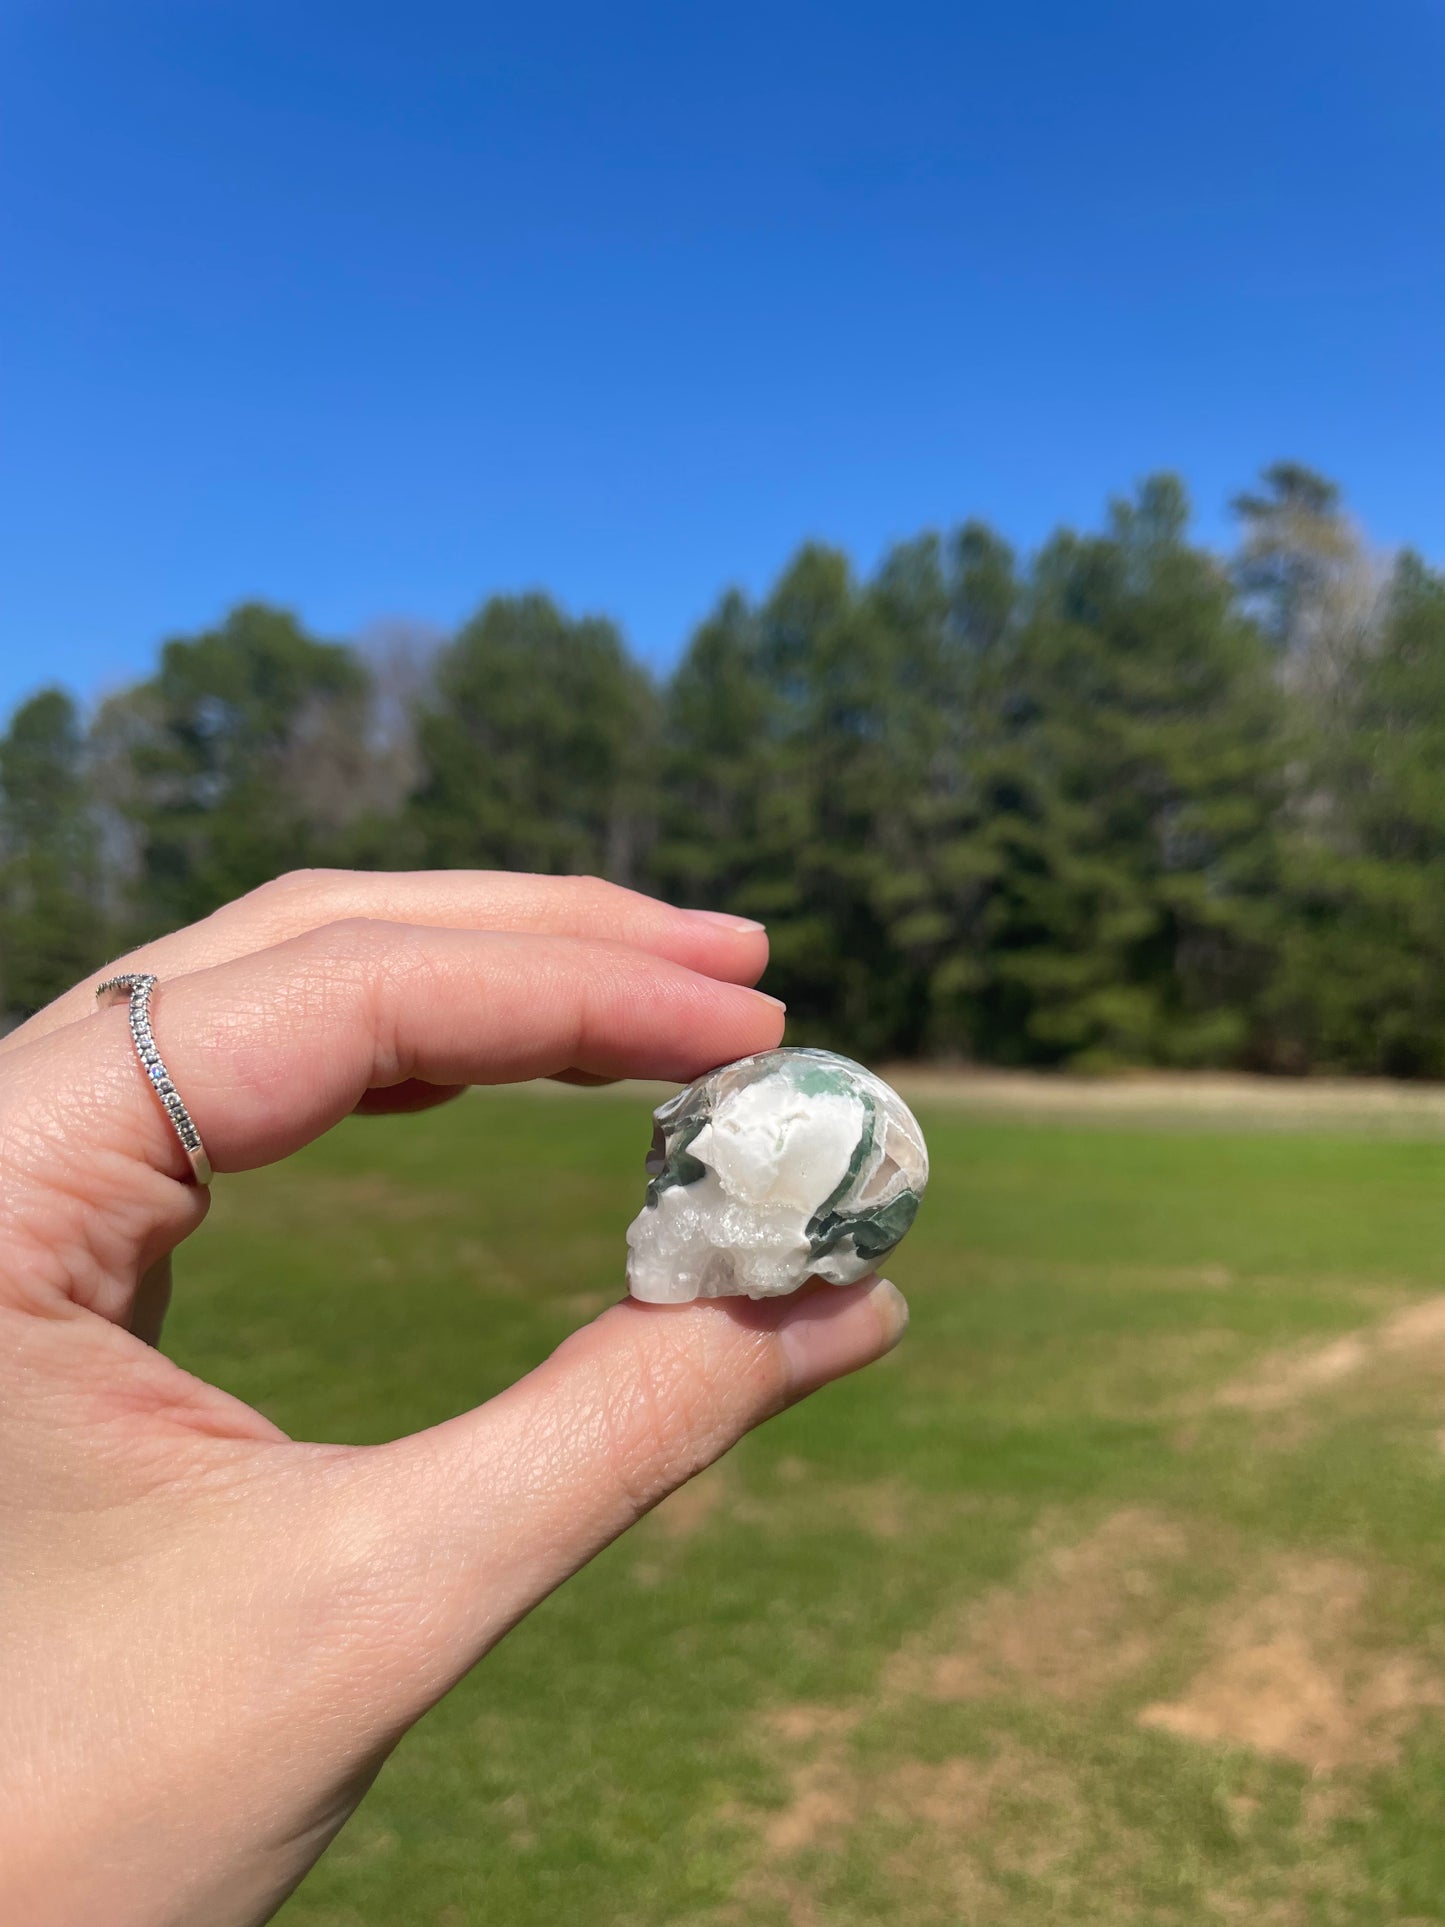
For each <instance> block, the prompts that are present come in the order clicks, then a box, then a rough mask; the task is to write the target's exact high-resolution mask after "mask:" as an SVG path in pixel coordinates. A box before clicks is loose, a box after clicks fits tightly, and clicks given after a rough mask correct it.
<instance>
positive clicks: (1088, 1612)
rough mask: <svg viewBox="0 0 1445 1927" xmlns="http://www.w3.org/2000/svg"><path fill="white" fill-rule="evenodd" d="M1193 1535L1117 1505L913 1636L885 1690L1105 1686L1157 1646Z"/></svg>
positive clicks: (1063, 1690)
mask: <svg viewBox="0 0 1445 1927" xmlns="http://www.w3.org/2000/svg"><path fill="white" fill-rule="evenodd" d="M1187 1550H1188V1542H1187V1538H1186V1535H1185V1533H1184V1531H1183V1529H1182V1528H1181V1527H1180V1526H1178V1525H1177V1524H1175V1523H1174V1522H1173V1521H1172V1520H1169V1519H1165V1518H1163V1517H1161V1516H1160V1515H1159V1514H1157V1513H1154V1512H1150V1511H1147V1510H1144V1509H1142V1508H1131V1509H1129V1510H1126V1511H1123V1512H1116V1513H1115V1514H1114V1515H1113V1516H1112V1517H1111V1518H1109V1519H1106V1520H1105V1521H1104V1523H1103V1524H1102V1525H1101V1526H1099V1527H1098V1528H1097V1529H1096V1530H1095V1531H1093V1532H1091V1533H1090V1534H1089V1535H1088V1536H1087V1537H1086V1538H1084V1539H1082V1540H1079V1541H1077V1542H1076V1543H1074V1544H1071V1545H1059V1546H1054V1547H1051V1548H1050V1549H1049V1550H1048V1551H1047V1552H1045V1553H1044V1554H1042V1555H1041V1557H1040V1558H1039V1559H1038V1560H1037V1562H1036V1563H1035V1566H1034V1568H1033V1570H1032V1571H1031V1572H1030V1573H1029V1574H1028V1575H1027V1576H1026V1577H1025V1579H1024V1580H1023V1582H1022V1584H1020V1585H1018V1586H1008V1587H1001V1588H999V1590H998V1591H996V1592H994V1593H992V1594H990V1595H988V1596H987V1597H986V1598H984V1599H983V1600H981V1601H978V1602H977V1603H972V1604H970V1605H969V1606H967V1607H966V1608H964V1609H963V1611H962V1612H961V1613H960V1612H958V1611H956V1610H954V1611H950V1612H949V1613H948V1614H946V1615H945V1616H944V1618H943V1619H942V1621H940V1622H936V1623H935V1624H934V1625H933V1626H931V1627H929V1628H928V1629H927V1630H926V1631H925V1632H924V1633H923V1634H922V1635H921V1636H919V1637H917V1638H916V1639H914V1640H911V1641H909V1642H908V1643H907V1644H906V1645H905V1646H904V1647H903V1649H902V1650H901V1651H900V1652H899V1653H898V1654H897V1655H896V1656H895V1657H894V1659H893V1660H892V1661H891V1662H890V1663H889V1665H888V1667H887V1668H886V1670H885V1674H884V1685H885V1690H886V1691H887V1692H889V1693H892V1694H904V1693H911V1694H917V1695H919V1696H922V1697H925V1698H932V1699H937V1700H967V1699H978V1698H983V1697H986V1696H990V1695H995V1694H1003V1693H1010V1694H1018V1693H1023V1694H1033V1693H1043V1694H1045V1695H1047V1696H1049V1697H1050V1698H1054V1699H1060V1700H1078V1699H1084V1698H1088V1697H1091V1696H1093V1695H1095V1694H1097V1693H1099V1692H1101V1691H1105V1690H1107V1689H1108V1688H1110V1687H1111V1686H1114V1685H1116V1684H1117V1683H1118V1682H1119V1681H1121V1680H1123V1679H1126V1678H1127V1677H1129V1675H1131V1674H1132V1673H1134V1672H1137V1671H1138V1669H1139V1668H1140V1667H1141V1666H1143V1665H1144V1664H1145V1663H1146V1662H1147V1660H1148V1659H1149V1657H1150V1656H1151V1654H1152V1653H1153V1651H1154V1647H1155V1643H1156V1639H1157V1626H1158V1620H1159V1617H1160V1612H1161V1601H1162V1597H1163V1588H1164V1581H1165V1578H1166V1575H1167V1574H1168V1572H1169V1571H1170V1570H1171V1569H1172V1568H1173V1567H1174V1566H1176V1565H1177V1564H1178V1562H1179V1561H1180V1560H1181V1559H1183V1558H1184V1557H1185V1555H1186V1553H1187Z"/></svg>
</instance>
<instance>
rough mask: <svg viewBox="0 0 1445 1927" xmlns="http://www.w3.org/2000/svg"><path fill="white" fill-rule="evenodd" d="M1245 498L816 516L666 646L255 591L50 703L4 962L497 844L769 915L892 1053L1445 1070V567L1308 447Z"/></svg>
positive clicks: (53, 981)
mask: <svg viewBox="0 0 1445 1927" xmlns="http://www.w3.org/2000/svg"><path fill="white" fill-rule="evenodd" d="M1236 508H1237V510H1238V513H1239V517H1240V525H1241V539H1240V544H1239V548H1238V551H1237V553H1236V554H1235V555H1234V556H1233V557H1229V558H1221V557H1219V556H1216V555H1214V554H1213V553H1211V552H1209V551H1207V550H1206V549H1204V548H1201V547H1200V546H1198V545H1197V544H1196V543H1194V542H1193V541H1192V540H1191V538H1190V535H1189V527H1188V520H1189V515H1188V504H1187V501H1186V499H1185V495H1184V491H1183V488H1182V486H1181V485H1180V483H1179V482H1178V481H1177V480H1176V479H1175V478H1173V477H1172V476H1168V475H1162V476H1155V477H1152V478H1150V479H1149V480H1147V481H1146V482H1144V483H1143V484H1142V485H1141V487H1140V488H1139V489H1138V490H1137V491H1136V493H1135V494H1134V496H1133V497H1131V498H1130V499H1127V500H1122V501H1118V502H1115V503H1114V504H1113V505H1112V507H1111V509H1110V513H1109V516H1108V519H1107V522H1106V525H1105V527H1104V528H1103V530H1102V531H1101V532H1099V533H1096V534H1088V533H1082V534H1081V533H1078V532H1075V531H1072V530H1062V531H1060V532H1059V533H1058V534H1056V535H1055V536H1054V537H1053V538H1052V539H1051V540H1050V541H1049V542H1047V543H1046V544H1045V545H1044V547H1043V549H1042V550H1041V551H1040V552H1039V553H1038V554H1037V555H1036V556H1035V557H1033V558H1031V559H1030V560H1029V561H1028V562H1027V563H1021V562H1020V560H1019V559H1018V558H1017V557H1016V556H1015V555H1014V554H1013V552H1012V551H1011V550H1010V548H1009V547H1008V545H1007V544H1006V543H1005V542H1003V541H1002V540H1001V538H1000V537H999V536H998V535H996V534H995V533H994V532H993V531H991V530H990V529H989V528H988V527H987V526H986V525H984V524H982V523H979V522H969V523H966V524H965V525H964V526H963V527H962V528H961V529H960V530H958V531H957V532H956V533H954V534H952V535H949V536H939V535H933V534H929V535H925V536H922V537H920V538H919V539H917V540H915V541H912V542H907V543H904V544H901V545H900V546H898V547H897V548H895V549H894V550H893V551H892V552H891V553H890V554H888V555H887V556H886V557H885V558H884V560H883V561H882V563H881V564H880V566H879V567H878V569H877V570H876V572H875V573H874V574H873V575H872V577H871V578H869V579H866V580H860V579H859V578H858V577H857V576H856V574H855V573H854V570H853V568H852V566H851V564H850V562H849V560H848V558H847V557H846V556H844V555H843V554H841V553H840V552H838V551H837V550H834V549H829V548H826V547H824V546H822V545H819V544H810V545H808V546H806V547H804V548H803V549H802V550H800V551H799V553H798V554H797V555H796V556H795V557H794V559H793V560H792V562H791V563H790V564H789V565H788V567H787V568H786V569H785V571H784V572H783V574H782V576H781V577H780V579H779V580H778V581H777V583H776V584H775V585H774V587H773V589H772V590H771V592H770V593H769V594H768V595H767V596H766V597H765V598H764V599H763V600H761V601H759V602H756V603H755V602H753V601H751V600H750V599H749V598H748V597H746V596H744V595H743V594H741V593H740V592H738V591H736V590H733V591H730V592H729V593H727V594H726V595H725V596H724V597H723V598H722V599H721V601H720V602H719V604H718V606H717V608H716V609H715V611H714V612H713V614H712V615H711V616H709V617H708V619H707V620H706V621H704V622H703V623H702V624H701V625H700V627H699V628H698V630H697V632H696V633H695V635H694V636H693V637H692V639H691V642H690V643H689V645H688V647H687V648H686V650H685V651H684V653H683V656H682V658H681V660H680V662H679V663H678V665H677V667H676V669H675V670H674V671H673V673H672V674H671V676H670V677H669V678H668V679H667V680H666V682H665V684H663V685H662V686H659V685H658V684H657V683H656V682H655V681H654V679H653V678H652V677H651V676H650V675H649V674H648V673H647V672H646V671H644V670H643V669H642V668H641V667H640V666H639V665H638V664H637V663H636V662H634V661H633V660H632V658H631V657H630V656H629V654H628V652H627V650H626V647H625V645H624V643H623V641H622V638H621V636H620V635H619V633H618V631H617V630H616V628H615V627H614V626H613V625H612V624H611V623H610V622H607V621H605V620H601V619H598V618H591V617H584V618H581V619H576V618H572V617H570V616H568V615H566V614H565V613H564V612H563V611H561V610H560V609H559V608H558V607H557V606H556V605H555V603H553V602H552V601H551V600H549V599H548V598H547V597H546V596H545V595H541V594H535V593H534V594H528V595H522V596H515V597H497V598H494V599H493V600H491V601H489V602H488V603H486V604H485V606H484V607H483V608H482V609H481V610H480V611H479V612H478V613H477V615H476V616H475V617H473V618H472V620H471V621H469V622H468V623H466V624H465V625H464V626H463V627H462V628H461V629H460V631H459V632H458V633H457V634H456V635H455V637H453V638H452V639H451V640H450V641H447V642H445V643H444V644H443V645H442V646H441V647H440V648H438V649H436V650H435V651H433V652H431V653H429V654H428V655H427V656H426V658H425V659H420V658H415V659H412V660H410V661H409V662H407V663H404V664H401V665H400V667H398V661H397V659H396V656H395V654H393V656H392V657H391V658H390V659H388V661H387V662H386V663H382V662H380V661H375V660H372V659H371V658H369V657H368V656H367V655H366V654H365V653H364V652H361V651H358V650H356V649H354V648H351V647H348V646H345V645H342V644H338V643H330V642H323V641H319V640H317V639H316V638H314V637H312V636H310V635H308V634H307V633H306V632H305V630H304V629H303V628H302V627H301V626H300V624H299V623H298V622H297V621H296V619H295V618H294V617H292V616H290V615H288V614H286V613H285V612H284V611H280V610H277V609H273V608H269V607H267V606H265V605H262V604H257V603H252V604H246V605H243V606H242V607H240V608H238V609H236V610H235V611H234V612H233V613H232V614H231V615H230V616H229V617H228V618H227V619H226V621H225V622H224V623H222V624H221V625H220V626H219V627H218V628H216V629H214V630H211V631H208V632H206V633H204V634H202V635H198V636H194V637H190V638H181V639H177V640H174V641H171V642H168V643H167V644H166V645H165V646H164V648H163V650H162V652H161V658H160V663H159V666H158V669H157V672H156V674H155V675H154V676H153V677H152V678H151V679H149V680H148V681H146V682H144V683H142V684H140V685H139V686H137V687H136V688H134V689H132V690H129V691H127V692H125V693H124V694H123V695H121V696H119V697H116V698H114V699H113V700H112V701H110V702H109V703H107V704H106V705H105V706H104V707H103V708H102V709H101V710H100V712H99V713H98V715H97V716H96V717H95V719H94V721H93V723H92V725H91V727H90V729H89V731H88V732H86V731H85V730H83V729H82V727H81V724H80V722H79V720H78V718H77V715H76V712H75V709H74V706H73V704H72V703H71V702H70V699H69V698H68V697H66V696H65V695H63V694H62V693H60V692H58V691H47V692H45V693H43V694H41V695H39V696H37V697H35V698H33V699H32V700H31V701H30V702H28V703H27V704H25V705H24V706H23V707H22V708H21V709H20V710H19V711H18V712H17V713H16V715H15V716H14V717H13V718H12V720H11V723H10V726H9V730H8V733H7V734H6V736H5V737H4V739H3V741H0V1005H3V1008H4V1010H5V1011H7V1012H8V1013H9V1015H10V1016H11V1017H12V1018H13V1017H16V1016H20V1015H23V1014H24V1013H25V1012H26V1011H28V1010H30V1009H33V1008H35V1007H36V1006H37V1005H38V1004H39V1003H42V1002H44V1001H45V1000H46V999H47V998H48V997H49V996H51V995H53V994H54V993H55V992H56V991H57V990H58V989H60V988H61V987H62V986H63V985H64V984H65V983H66V982H68V981H70V980H71V979H73V978H74V977H75V976H77V975H79V974H81V973H82V972H83V971H84V970H85V969H87V968H89V967H91V966H93V965H95V964H96V963H98V962H99V961H101V960H102V958H103V957H104V955H105V954H106V952H107V951H108V950H114V949H117V948H119V947H120V946H121V944H122V943H123V942H126V941H130V940H132V939H133V938H134V937H136V936H140V935H145V934H149V933H151V932H153V931H156V930H159V929H163V928H166V927H169V926H170V925H172V924H174V923H177V922H179V921H182V920H185V919H189V918H193V917H196V916H200V915H204V914H205V913H206V912H207V911H208V910H210V909H212V908H214V907H215V905H217V904H218V903H220V902H223V901H225V900H226V899H227V898H229V897H231V896H234V895H236V894H237V893H239V892H240V891H243V890H245V889H247V888H250V887H251V886H252V885H254V884H256V883H258V882H260V881H261V880H263V879H264V878H266V877H268V876H271V875H273V874H276V873H277V872H279V871H282V870H287V869H293V868H296V867H298V866H301V865H306V864H312V863H341V864H356V865H361V866H363V867H368V866H369V867H388V866H396V867H401V866H409V865H415V864H435V865H444V866H445V865H458V866H496V867H506V868H513V869H523V870H542V871H569V872H594V873H596V874H599V875H603V876H607V877H610V878H612V879H614V880H615V881H618V882H622V883H627V884H631V885H633V886H636V887H639V888H643V889H650V890H655V891H657V892H659V893H661V894H665V895H668V896H671V897H673V898H675V899H676V900H678V901H682V902H690V903H695V904H697V905H699V906H702V907H711V908H715V909H727V910H732V911H735V912H738V913H740V914H743V915H749V916H756V917H760V918H762V919H764V920H765V921H766V922H767V924H768V926H769V930H770V933H771V938H772V946H773V949H772V955H773V963H772V969H771V973H770V977H769V982H770V984H771V985H772V987H774V988H775V989H776V990H777V991H778V992H779V994H780V995H782V996H783V997H785V998H786V999H787V1000H788V1003H789V1007H790V1013H791V1020H792V1023H793V1027H794V1031H793V1034H794V1035H796V1036H798V1037H799V1038H813V1039H817V1040H820V1041H830V1042H834V1043H837V1044H841V1045H844V1046H846V1047H849V1048H851V1049H853V1050H854V1051H856V1052H858V1053H860V1054H863V1055H866V1056H870V1057H875V1058H877V1057H886V1056H889V1055H918V1054H934V1055H955V1056H965V1057H969V1058H973V1059H977V1060H982V1061H989V1062H996V1063H1005V1064H1033V1065H1045V1066H1047V1065H1070V1066H1074V1067H1076V1068H1090V1067H1108V1066H1115V1065H1124V1064H1164V1065H1239V1066H1249V1067H1256V1068H1271V1069H1278V1070H1290V1071H1304V1070H1310V1069H1325V1070H1331V1071H1371V1072H1382V1073H1388V1074H1397V1075H1407V1076H1435V1077H1439V1076H1445V977H1442V971H1441V966H1440V962H1439V959H1440V958H1441V956H1442V954H1445V578H1442V577H1440V576H1439V575H1436V574H1433V573H1432V572H1431V571H1430V570H1429V569H1428V568H1427V567H1426V566H1425V564H1424V563H1423V562H1421V561H1420V560H1419V559H1418V558H1417V557H1415V556H1411V555H1405V556H1402V557H1401V558H1400V559H1399V560H1398V561H1397V563H1396V565H1395V567H1394V569H1393V572H1392V573H1391V575H1390V578H1389V580H1388V583H1387V584H1386V585H1385V586H1384V588H1383V590H1382V588H1381V585H1380V582H1379V580H1378V579H1377V576H1376V573H1375V571H1374V569H1373V568H1372V565H1371V564H1370V561H1369V558H1368V556H1367V554H1366V551H1365V548H1364V545H1363V542H1362V540H1361V538H1360V536H1359V534H1358V532H1357V531H1356V529H1355V528H1354V525H1353V524H1352V523H1351V522H1350V521H1349V519H1348V517H1347V516H1346V514H1345V511H1344V508H1343V504H1342V501H1341V498H1340V495H1339V491H1338V490H1337V488H1336V487H1335V486H1334V484H1333V483H1331V482H1329V481H1328V480H1327V479H1325V478H1323V477H1321V476H1318V475H1316V474H1314V473H1313V472H1312V471H1310V470H1308V469H1305V468H1303V467H1301V466H1300V465H1298V464H1293V463H1280V464H1276V465H1275V466H1274V467H1273V468H1270V469H1268V470H1266V472H1265V474H1264V476H1263V478H1262V483H1261V487H1260V488H1259V490H1258V491H1256V492H1252V493H1249V494H1246V495H1243V496H1241V497H1240V498H1239V500H1238V502H1237V503H1236ZM398 692H401V693H400V694H399V693H398ZM102 850H104V852H105V858H106V861H105V863H104V864H102V861H101V852H102ZM103 883H104V887H102V885H103Z"/></svg>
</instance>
